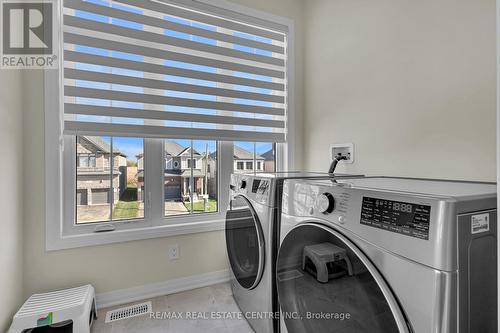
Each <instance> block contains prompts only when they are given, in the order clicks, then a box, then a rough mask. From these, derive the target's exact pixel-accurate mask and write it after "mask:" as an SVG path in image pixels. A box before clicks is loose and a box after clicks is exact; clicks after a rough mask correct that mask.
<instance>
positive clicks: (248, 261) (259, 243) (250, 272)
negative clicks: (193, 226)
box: [226, 195, 265, 289]
mask: <svg viewBox="0 0 500 333" xmlns="http://www.w3.org/2000/svg"><path fill="white" fill-rule="evenodd" d="M229 207H230V208H229V210H228V211H227V213H226V246H227V254H228V256H229V264H230V265H231V268H232V271H233V274H234V276H235V278H236V280H237V281H238V283H239V284H240V285H241V286H242V287H243V288H246V289H253V288H255V287H256V286H257V285H258V284H259V281H260V279H261V277H262V272H263V271H264V258H265V257H264V255H265V253H264V235H263V233H262V226H261V224H260V221H259V218H258V216H257V214H256V213H255V210H254V209H253V207H252V205H251V204H250V202H249V201H248V199H246V198H245V197H244V196H242V195H237V196H236V197H234V198H233V200H231V203H230V206H229Z"/></svg>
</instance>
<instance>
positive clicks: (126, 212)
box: [113, 201, 139, 220]
mask: <svg viewBox="0 0 500 333" xmlns="http://www.w3.org/2000/svg"><path fill="white" fill-rule="evenodd" d="M138 212H139V202H138V201H118V202H117V203H116V204H115V209H114V210H113V220H120V219H133V218H136V217H137V215H138Z"/></svg>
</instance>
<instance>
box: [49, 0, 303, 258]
mask: <svg viewBox="0 0 500 333" xmlns="http://www.w3.org/2000/svg"><path fill="white" fill-rule="evenodd" d="M161 1H164V2H166V3H174V4H175V3H177V4H182V5H183V6H186V7H191V8H194V9H196V8H198V9H200V6H201V7H202V8H203V10H206V11H209V12H212V13H213V14H217V15H221V16H223V17H227V18H233V19H238V20H240V19H242V17H244V18H245V20H246V21H247V23H250V24H251V23H255V24H258V25H261V24H264V22H266V24H267V23H268V24H270V25H273V24H276V25H279V26H285V27H286V28H287V30H288V33H287V46H288V50H287V63H286V67H287V68H286V70H287V96H286V105H287V123H288V124H287V142H286V143H279V144H276V145H275V147H276V159H277V161H276V163H277V165H276V168H277V170H283V171H287V170H291V169H293V168H294V164H295V163H294V160H295V159H294V154H293V149H289V147H295V146H296V143H295V133H294V132H295V131H294V129H295V108H294V104H295V103H294V102H293V98H294V96H295V94H294V89H295V83H294V82H295V80H294V77H295V73H294V70H295V66H294V64H295V62H294V59H295V57H294V49H295V47H294V45H295V44H294V23H293V21H292V20H290V19H287V18H283V17H279V16H276V15H273V14H269V13H266V12H263V11H259V10H255V9H252V8H248V7H245V6H242V5H238V4H234V3H232V2H229V1H226V0H209V1H208V0H199V1H197V2H193V1H192V0H161ZM57 5H58V6H59V10H58V17H56V18H54V19H55V22H56V23H55V25H56V26H59V27H60V29H57V31H56V33H55V35H56V36H55V40H54V45H58V46H59V49H60V54H61V57H60V58H59V69H57V70H53V69H47V70H44V97H45V101H44V110H45V236H46V237H45V238H46V244H45V248H46V250H47V251H54V250H61V249H68V248H77V247H84V246H95V245H102V244H110V243H118V242H125V241H132V240H141V239H151V238H159V237H167V236H174V235H184V234H191V233H200V232H209V231H216V230H223V229H224V220H225V219H224V216H225V211H226V208H227V205H228V196H229V195H228V194H229V190H228V189H229V181H230V174H231V173H232V172H233V167H234V162H233V142H227V141H218V147H217V151H218V161H217V163H218V165H217V175H218V179H217V181H218V196H219V200H218V212H217V213H201V214H198V213H197V214H191V215H184V216H168V217H165V216H164V188H163V182H159V181H154V175H155V174H161V175H162V179H163V175H164V174H163V173H164V170H163V166H164V161H165V156H164V149H163V144H162V142H161V141H160V140H158V139H145V140H144V141H145V145H144V156H145V157H144V164H145V166H146V164H148V165H151V167H148V170H149V171H150V174H149V175H148V174H145V193H144V195H145V201H146V202H145V206H146V207H148V209H145V217H144V219H140V220H125V221H116V222H111V223H110V222H104V223H92V224H87V225H78V226H75V224H74V222H75V218H74V216H75V215H74V210H75V207H76V205H75V195H76V191H75V184H76V182H75V181H74V180H75V177H76V169H75V168H76V158H75V156H76V152H75V147H76V145H75V138H74V137H68V136H66V137H65V136H63V135H62V130H63V123H64V121H63V101H62V91H63V87H62V86H63V84H62V82H63V76H62V74H63V73H62V69H63V62H62V60H63V59H62V58H63V57H62V55H63V54H64V52H63V48H64V47H63V45H61V43H60V41H61V34H62V24H61V22H62V19H61V17H62V7H61V2H58V3H57ZM146 141H148V144H146ZM69 160H72V161H73V163H70V165H71V164H72V165H73V166H72V167H71V166H70V167H65V164H67V163H68V162H67V161H69ZM160 169H161V170H160ZM109 224H113V226H114V227H115V230H114V231H110V232H95V229H96V226H98V225H109Z"/></svg>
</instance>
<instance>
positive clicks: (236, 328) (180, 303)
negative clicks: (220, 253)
mask: <svg viewBox="0 0 500 333" xmlns="http://www.w3.org/2000/svg"><path fill="white" fill-rule="evenodd" d="M145 301H149V300H145ZM151 301H152V303H153V312H162V313H171V314H172V313H181V314H182V316H183V317H185V316H186V313H185V312H190V313H193V312H196V313H198V312H199V313H202V314H203V315H206V316H207V317H209V319H203V318H201V319H185V318H184V319H160V318H158V319H153V318H151V316H150V315H149V314H147V315H143V316H140V317H135V318H130V319H123V320H119V321H115V322H113V323H111V324H105V323H104V319H105V318H106V312H107V311H109V310H113V309H116V308H119V307H122V306H126V305H129V304H126V305H121V306H116V307H110V308H106V309H101V310H99V311H98V319H97V321H96V322H95V323H94V325H93V329H92V333H122V332H123V333H136V332H137V333H139V332H141V333H156V332H167V333H171V332H172V333H174V332H175V333H215V332H217V333H219V332H220V333H230V332H237V333H251V332H253V330H252V329H251V328H250V326H249V325H248V323H247V322H246V321H245V320H244V319H236V318H234V317H235V316H234V315H233V314H234V313H239V312H240V311H239V309H238V306H237V305H236V303H235V302H234V299H233V296H232V295H231V288H230V286H229V284H227V283H224V284H217V285H214V286H210V287H205V288H199V289H194V290H189V291H185V292H181V293H178V294H172V295H168V296H162V297H157V298H153V299H151ZM135 303H140V302H134V303H131V304H135ZM213 312H216V313H230V314H231V317H232V318H224V319H211V318H210V317H211V313H213Z"/></svg>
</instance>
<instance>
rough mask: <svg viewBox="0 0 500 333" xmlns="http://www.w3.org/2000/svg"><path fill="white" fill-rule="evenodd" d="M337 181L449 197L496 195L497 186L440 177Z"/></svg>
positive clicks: (357, 186)
mask: <svg viewBox="0 0 500 333" xmlns="http://www.w3.org/2000/svg"><path fill="white" fill-rule="evenodd" d="M337 183H339V184H344V185H346V186H350V187H352V188H360V189H368V190H385V191H395V192H407V193H415V194H424V195H431V196H438V197H451V198H465V197H477V196H496V193H497V186H496V184H494V183H483V182H467V181H452V180H440V179H416V178H398V177H364V178H352V179H338V180H337Z"/></svg>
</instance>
